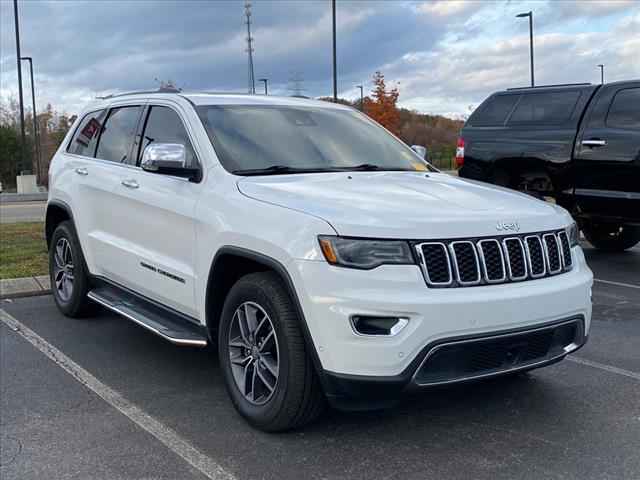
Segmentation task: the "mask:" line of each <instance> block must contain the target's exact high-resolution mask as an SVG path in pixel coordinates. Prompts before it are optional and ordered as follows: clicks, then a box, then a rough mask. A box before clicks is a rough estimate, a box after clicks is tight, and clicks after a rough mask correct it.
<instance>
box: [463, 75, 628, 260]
mask: <svg viewBox="0 0 640 480" xmlns="http://www.w3.org/2000/svg"><path fill="white" fill-rule="evenodd" d="M456 161H457V163H458V165H459V166H461V168H460V171H459V174H460V176H461V177H466V178H471V179H476V180H482V181H485V182H490V183H494V184H498V185H502V186H506V187H509V188H514V189H518V190H521V191H526V192H529V193H531V194H533V195H536V196H539V197H552V198H554V199H555V201H556V202H557V203H558V204H559V205H562V206H563V207H565V208H566V209H567V210H569V211H570V212H571V213H572V214H573V215H574V218H575V219H576V220H577V222H578V224H579V225H580V228H581V229H582V231H583V233H584V234H585V236H586V238H587V240H589V242H590V243H591V244H593V245H594V246H595V247H597V248H600V249H604V250H611V251H621V250H625V249H628V248H631V247H632V246H634V245H635V244H637V243H638V242H640V80H634V81H627V82H617V83H609V84H604V85H591V84H573V85H555V86H545V87H532V88H514V89H509V90H506V91H503V92H497V93H494V94H493V95H491V96H490V97H489V98H488V99H487V100H485V101H484V102H483V103H482V104H481V105H480V106H479V107H478V108H477V109H476V110H475V111H474V112H473V114H472V115H471V117H469V119H468V120H467V122H466V124H465V126H464V128H463V129H462V131H461V134H460V138H459V139H458V149H457V154H456Z"/></svg>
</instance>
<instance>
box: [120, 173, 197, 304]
mask: <svg viewBox="0 0 640 480" xmlns="http://www.w3.org/2000/svg"><path fill="white" fill-rule="evenodd" d="M117 183H118V185H117V187H116V189H115V191H114V198H115V201H116V202H117V204H118V211H120V212H123V213H124V215H123V217H122V218H121V219H120V221H119V222H118V223H117V225H112V226H111V227H110V228H111V230H110V231H111V232H112V235H113V238H112V239H111V241H112V242H114V243H115V244H118V247H119V250H120V251H121V252H122V254H121V258H119V259H118V261H117V272H113V275H112V276H113V277H114V280H116V281H117V282H118V283H121V284H122V285H124V286H126V287H129V288H131V289H132V290H134V291H136V292H138V293H141V294H142V295H145V296H147V297H149V298H151V299H153V300H156V301H158V302H161V303H163V304H165V305H168V306H170V307H173V308H175V309H176V310H179V311H180V312H182V313H185V314H187V315H191V316H194V317H195V316H197V314H196V311H195V299H194V281H195V273H194V265H195V261H194V249H195V226H194V220H193V215H194V211H195V204H196V200H197V193H198V185H196V184H193V183H191V182H189V181H186V180H184V179H181V178H176V177H170V176H167V175H159V174H154V173H148V172H144V171H142V170H140V169H124V171H123V172H122V173H121V175H120V177H119V179H118V182H117ZM125 183H126V184H125Z"/></svg>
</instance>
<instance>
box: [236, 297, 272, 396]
mask: <svg viewBox="0 0 640 480" xmlns="http://www.w3.org/2000/svg"><path fill="white" fill-rule="evenodd" d="M228 345H229V359H230V362H231V372H232V374H233V378H234V380H235V383H236V386H237V387H238V390H240V393H242V395H243V396H244V398H245V399H246V400H247V401H248V402H250V403H252V404H254V405H264V404H265V403H267V402H268V401H269V399H270V398H271V397H272V396H273V393H274V392H275V389H276V385H277V383H278V375H279V371H280V355H279V351H278V337H277V335H276V331H275V328H274V325H273V322H272V321H271V318H269V315H268V314H267V312H266V311H265V310H264V309H263V308H262V307H261V306H260V305H258V304H257V303H254V302H244V303H243V304H241V305H240V306H239V307H238V308H237V309H236V311H235V313H234V314H233V318H232V320H231V327H230V328H229V338H228Z"/></svg>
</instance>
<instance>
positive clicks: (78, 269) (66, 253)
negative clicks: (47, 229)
mask: <svg viewBox="0 0 640 480" xmlns="http://www.w3.org/2000/svg"><path fill="white" fill-rule="evenodd" d="M49 277H50V280H51V292H52V294H53V299H54V300H55V302H56V305H57V306H58V308H59V309H60V311H61V312H62V313H63V314H65V315H66V316H68V317H81V316H84V315H86V314H88V313H89V312H90V311H91V308H92V307H93V304H92V303H91V301H90V300H89V299H88V298H87V292H88V291H89V274H88V271H87V266H86V264H85V261H84V256H83V255H82V249H81V248H80V242H79V241H78V237H77V236H76V232H75V229H74V227H73V224H72V223H71V222H70V221H68V220H67V221H64V222H62V223H60V225H58V226H57V227H56V229H55V230H54V232H53V235H52V237H51V244H50V245H49Z"/></svg>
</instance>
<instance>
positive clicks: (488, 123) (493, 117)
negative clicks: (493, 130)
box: [469, 95, 520, 127]
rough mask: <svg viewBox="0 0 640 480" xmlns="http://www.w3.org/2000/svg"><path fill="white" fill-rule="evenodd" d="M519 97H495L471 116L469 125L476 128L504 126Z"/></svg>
mask: <svg viewBox="0 0 640 480" xmlns="http://www.w3.org/2000/svg"><path fill="white" fill-rule="evenodd" d="M518 98H520V95H496V96H495V97H493V98H491V99H490V100H489V101H488V102H487V104H486V105H483V106H482V108H481V109H480V110H479V111H478V112H476V113H474V114H473V116H472V117H471V120H470V122H469V123H470V124H471V125H473V126H476V127H492V126H501V125H504V122H505V120H506V119H507V117H508V116H509V113H511V110H513V107H514V106H515V104H516V102H517V101H518Z"/></svg>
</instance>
